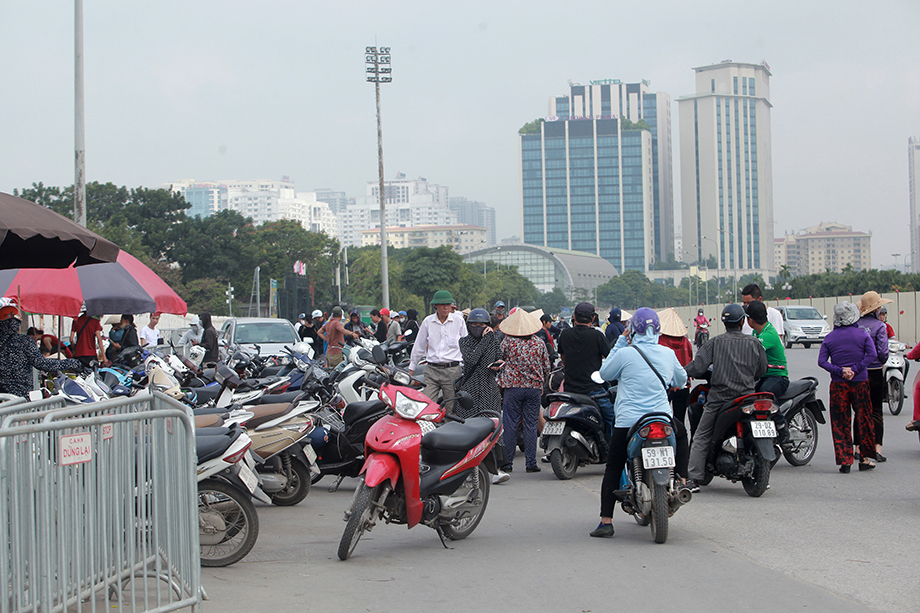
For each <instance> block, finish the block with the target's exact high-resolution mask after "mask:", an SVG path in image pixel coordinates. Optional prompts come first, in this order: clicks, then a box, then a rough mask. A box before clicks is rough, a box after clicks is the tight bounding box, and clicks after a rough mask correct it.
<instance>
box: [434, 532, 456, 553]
mask: <svg viewBox="0 0 920 613" xmlns="http://www.w3.org/2000/svg"><path fill="white" fill-rule="evenodd" d="M435 530H436V531H437V533H438V536H439V537H440V539H441V544H442V545H444V549H453V547H448V546H447V537H445V536H444V531H443V530H441V526H435Z"/></svg>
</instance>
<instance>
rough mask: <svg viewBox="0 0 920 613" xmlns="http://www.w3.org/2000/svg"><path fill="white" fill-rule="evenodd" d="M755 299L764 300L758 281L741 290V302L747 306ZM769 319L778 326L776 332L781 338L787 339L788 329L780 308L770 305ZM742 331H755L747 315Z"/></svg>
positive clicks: (751, 332) (774, 325)
mask: <svg viewBox="0 0 920 613" xmlns="http://www.w3.org/2000/svg"><path fill="white" fill-rule="evenodd" d="M755 300H759V301H761V302H763V292H761V291H760V286H759V285H757V284H756V283H751V284H750V285H745V286H744V289H742V290H741V302H742V303H744V305H745V306H747V305H749V304H750V303H752V302H754V301H755ZM767 321H769V322H770V325H771V326H773V327H774V328H776V333H777V334H779V340H781V341H784V340H785V339H786V330H785V328H784V327H783V314H782V313H780V312H779V310H778V309H774V308H773V307H771V306H768V307H767ZM741 331H742V332H744V333H745V334H753V333H754V330H753V329H752V328H751V326H749V325H748V323H747V317H745V318H744V326H742V328H741Z"/></svg>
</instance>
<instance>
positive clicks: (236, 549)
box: [198, 479, 259, 566]
mask: <svg viewBox="0 0 920 613" xmlns="http://www.w3.org/2000/svg"><path fill="white" fill-rule="evenodd" d="M198 532H199V541H200V547H199V551H200V557H201V565H202V566H230V565H231V564H235V563H237V562H239V561H240V560H242V559H243V558H245V557H246V555H247V554H248V553H249V552H250V551H251V550H252V548H253V546H254V545H255V544H256V539H258V538H259V516H258V514H256V507H255V505H254V504H252V498H251V497H250V496H249V495H248V494H245V493H244V492H241V491H240V490H238V489H237V488H235V487H233V486H232V485H230V484H229V483H224V482H223V481H217V480H216V479H205V480H204V481H202V482H201V483H199V484H198Z"/></svg>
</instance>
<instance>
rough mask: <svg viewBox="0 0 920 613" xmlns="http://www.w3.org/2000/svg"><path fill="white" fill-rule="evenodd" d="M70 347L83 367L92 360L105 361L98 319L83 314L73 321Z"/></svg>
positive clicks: (100, 326)
mask: <svg viewBox="0 0 920 613" xmlns="http://www.w3.org/2000/svg"><path fill="white" fill-rule="evenodd" d="M70 346H71V347H73V356H74V357H75V358H76V359H78V360H80V362H82V363H83V365H84V366H89V365H90V362H92V361H93V360H99V361H100V362H103V361H105V349H104V348H103V346H102V324H100V323H99V318H98V317H93V316H91V315H88V314H87V313H83V314H82V315H80V317H78V318H77V319H75V320H74V321H73V325H72V326H71V327H70Z"/></svg>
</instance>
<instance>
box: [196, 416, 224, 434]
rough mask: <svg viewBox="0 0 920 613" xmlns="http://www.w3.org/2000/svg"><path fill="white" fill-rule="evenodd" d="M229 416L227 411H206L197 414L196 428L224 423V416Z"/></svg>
mask: <svg viewBox="0 0 920 613" xmlns="http://www.w3.org/2000/svg"><path fill="white" fill-rule="evenodd" d="M226 417H229V415H228V414H227V413H204V414H202V415H195V429H196V430H197V429H199V428H213V427H216V426H220V425H222V424H223V423H224V418H226Z"/></svg>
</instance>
